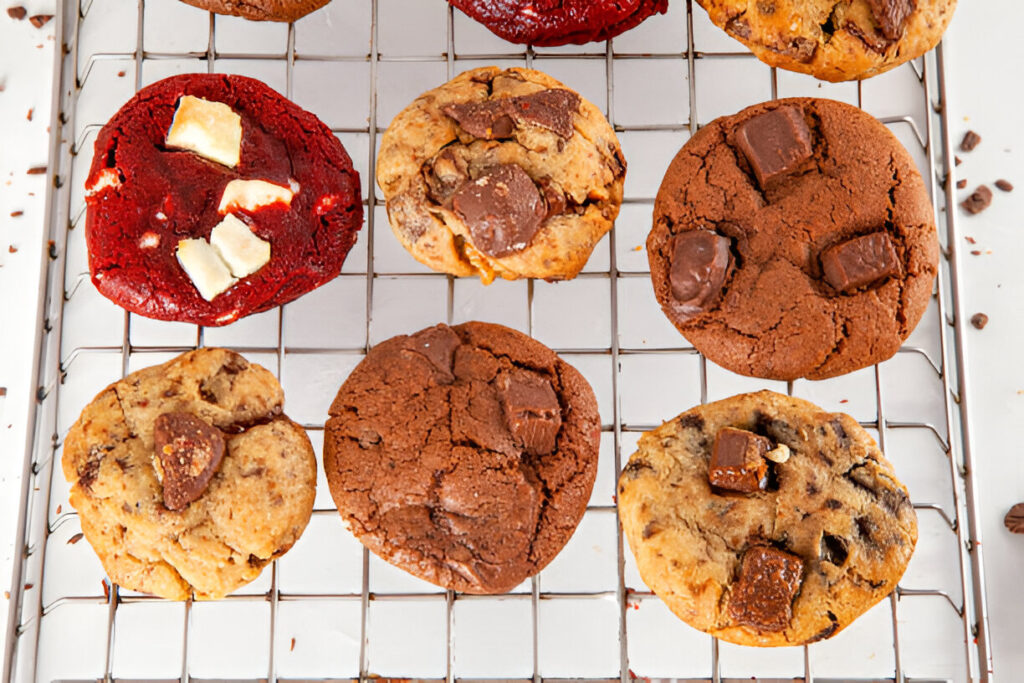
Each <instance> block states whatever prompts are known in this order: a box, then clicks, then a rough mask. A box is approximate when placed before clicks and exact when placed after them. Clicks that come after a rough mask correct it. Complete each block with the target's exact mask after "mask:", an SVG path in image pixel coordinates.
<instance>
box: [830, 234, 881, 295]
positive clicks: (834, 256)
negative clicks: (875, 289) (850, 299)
mask: <svg viewBox="0 0 1024 683" xmlns="http://www.w3.org/2000/svg"><path fill="white" fill-rule="evenodd" d="M821 267H822V270H824V271H825V280H826V281H827V282H828V283H829V284H830V285H832V287H833V288H834V289H836V290H838V291H840V292H844V293H847V294H848V293H850V292H853V291H856V290H858V289H861V288H862V287H868V286H870V285H873V284H875V283H877V282H881V281H882V280H884V279H885V278H887V277H889V276H891V275H898V274H899V272H900V265H899V260H898V259H897V257H896V249H895V248H894V247H893V244H892V240H891V239H890V238H889V234H888V233H885V232H874V233H871V234H870V235H862V236H860V237H855V238H853V239H852V240H848V241H846V242H842V243H840V244H837V245H835V246H833V247H830V248H828V249H826V250H825V251H824V252H823V253H822V254H821Z"/></svg>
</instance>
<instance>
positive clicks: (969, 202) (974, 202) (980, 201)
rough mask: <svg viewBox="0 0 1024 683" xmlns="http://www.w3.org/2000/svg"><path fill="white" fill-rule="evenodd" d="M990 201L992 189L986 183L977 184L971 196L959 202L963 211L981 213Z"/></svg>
mask: <svg viewBox="0 0 1024 683" xmlns="http://www.w3.org/2000/svg"><path fill="white" fill-rule="evenodd" d="M991 203H992V190H990V189H988V186H987V185H978V188H977V189H976V190H975V191H974V192H972V193H971V196H970V197H968V198H967V199H965V200H963V201H962V202H960V206H962V207H964V211H966V212H967V213H969V214H971V215H974V214H978V213H981V212H982V211H984V210H985V209H987V208H988V207H989V205H990V204H991Z"/></svg>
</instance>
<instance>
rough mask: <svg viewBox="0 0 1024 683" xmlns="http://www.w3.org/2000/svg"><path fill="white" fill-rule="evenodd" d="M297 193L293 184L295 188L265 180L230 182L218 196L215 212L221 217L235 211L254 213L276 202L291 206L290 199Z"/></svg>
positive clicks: (296, 184) (296, 186)
mask: <svg viewBox="0 0 1024 683" xmlns="http://www.w3.org/2000/svg"><path fill="white" fill-rule="evenodd" d="M298 191H299V190H298V183H295V187H294V188H292V187H285V186H283V185H275V184H274V183H268V182H267V181H266V180H232V181H231V182H230V183H228V184H227V186H225V188H224V194H222V195H221V196H220V206H218V207H217V211H218V212H220V214H221V215H223V214H226V213H228V212H230V211H234V210H235V209H245V210H246V211H255V210H256V209H260V208H262V207H264V206H270V205H271V204H277V203H278V202H280V203H282V204H284V205H285V206H291V205H292V197H294V196H295V193H296V192H298Z"/></svg>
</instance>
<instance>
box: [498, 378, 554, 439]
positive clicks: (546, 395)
mask: <svg viewBox="0 0 1024 683" xmlns="http://www.w3.org/2000/svg"><path fill="white" fill-rule="evenodd" d="M498 393H499V395H500V398H501V407H502V410H503V411H504V413H505V423H506V424H507V425H508V431H509V433H510V434H512V438H513V439H515V440H516V442H517V443H518V444H519V445H520V446H521V447H522V449H523V450H524V451H526V452H527V453H529V454H530V455H547V454H548V453H551V452H553V451H554V450H555V444H556V441H557V438H558V430H559V429H561V427H562V408H561V406H560V405H559V404H558V396H557V395H556V394H555V390H554V388H552V386H551V382H549V381H547V380H546V379H544V378H543V377H541V376H540V375H537V374H536V373H533V372H529V371H527V370H515V371H514V372H512V373H511V374H506V375H503V376H502V377H500V378H499V379H498Z"/></svg>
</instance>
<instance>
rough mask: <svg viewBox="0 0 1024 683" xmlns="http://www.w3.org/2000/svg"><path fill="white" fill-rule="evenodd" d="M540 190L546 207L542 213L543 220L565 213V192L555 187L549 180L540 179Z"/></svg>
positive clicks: (566, 201) (566, 200)
mask: <svg viewBox="0 0 1024 683" xmlns="http://www.w3.org/2000/svg"><path fill="white" fill-rule="evenodd" d="M540 191H541V194H543V195H544V205H545V206H546V207H547V210H546V211H545V213H544V220H547V219H549V218H551V217H552V216H560V215H561V214H563V213H565V210H566V208H567V207H568V206H569V201H568V199H566V196H565V193H563V192H562V191H561V190H559V189H558V188H557V187H555V186H554V185H553V184H552V182H551V180H542V181H541V182H540Z"/></svg>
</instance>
